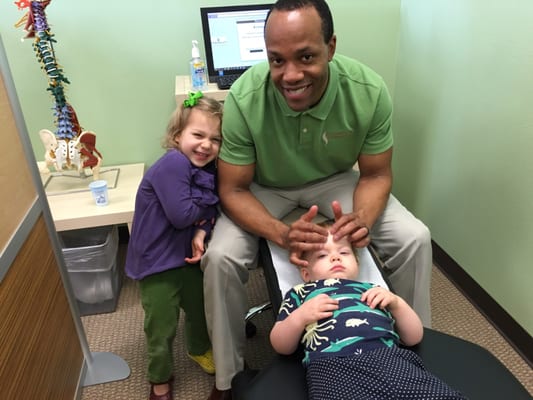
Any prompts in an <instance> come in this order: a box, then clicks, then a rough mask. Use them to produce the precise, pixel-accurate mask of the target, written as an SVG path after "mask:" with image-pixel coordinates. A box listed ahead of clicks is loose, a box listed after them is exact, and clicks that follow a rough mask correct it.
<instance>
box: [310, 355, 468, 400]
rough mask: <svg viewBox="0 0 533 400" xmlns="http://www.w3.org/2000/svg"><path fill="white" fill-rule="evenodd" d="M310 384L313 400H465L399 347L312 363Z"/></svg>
mask: <svg viewBox="0 0 533 400" xmlns="http://www.w3.org/2000/svg"><path fill="white" fill-rule="evenodd" d="M307 383H308V389H309V399H310V400H381V399H382V400H392V399H405V400H422V399H423V400H448V399H466V397H464V396H463V395H462V394H461V393H459V392H458V391H456V390H454V389H452V388H451V387H449V386H448V385H447V384H446V383H444V382H443V381H441V380H440V379H439V378H437V377H436V376H435V375H433V374H432V373H430V372H429V371H427V370H426V368H425V367H424V365H423V363H422V360H421V359H420V357H419V356H418V355H417V354H416V353H414V352H412V351H410V350H407V349H402V348H399V347H392V348H383V349H377V350H373V351H369V352H367V353H363V354H362V355H357V356H351V357H331V358H322V359H319V360H316V361H313V362H312V363H311V364H310V365H309V366H308V367H307Z"/></svg>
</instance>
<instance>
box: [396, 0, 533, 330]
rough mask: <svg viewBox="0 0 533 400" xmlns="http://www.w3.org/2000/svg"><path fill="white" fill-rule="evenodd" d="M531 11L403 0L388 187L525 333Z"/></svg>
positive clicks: (532, 128)
mask: <svg viewBox="0 0 533 400" xmlns="http://www.w3.org/2000/svg"><path fill="white" fill-rule="evenodd" d="M511 4H512V6H511ZM532 20H533V2H531V1H529V0H513V1H512V2H509V1H505V0H492V1H486V0H461V1H449V0H432V1H416V0H403V1H402V5H401V33H400V46H399V52H398V64H397V75H396V87H395V96H394V104H395V118H394V127H395V158H394V167H395V173H396V175H395V177H396V181H395V186H394V190H395V193H396V194H397V195H398V197H399V198H400V199H401V200H402V201H403V202H404V204H405V205H406V206H407V207H408V208H410V209H412V210H414V212H415V213H416V214H417V215H418V216H419V217H420V218H421V219H422V220H424V221H425V222H426V223H427V224H428V225H429V227H430V229H431V232H432V235H433V239H434V240H435V241H436V242H437V243H438V244H439V245H440V246H441V247H442V248H443V249H444V250H445V251H446V252H447V253H448V254H449V255H450V256H451V257H452V258H454V259H455V260H456V261H457V262H458V263H459V264H460V265H461V266H462V267H463V268H464V269H465V270H466V271H467V272H468V273H469V274H470V275H471V276H472V277H473V278H474V279H475V280H476V281H477V282H478V283H479V284H480V285H481V286H482V287H483V288H484V289H485V290H486V291H487V292H488V293H489V294H490V295H491V296H492V297H493V298H494V299H495V300H496V301H497V302H498V303H499V304H500V305H501V306H502V307H503V308H505V309H506V310H507V312H509V313H510V314H511V315H512V316H513V317H514V318H515V319H516V320H517V321H518V322H519V323H520V324H521V325H522V326H523V327H524V329H526V330H527V331H528V332H529V333H533V311H532V308H531V305H532V304H533V291H532V290H531V286H532V283H533V268H532V264H533V262H532V256H531V249H532V245H533V233H532V232H533V229H532V228H533V207H531V206H532V204H533V158H532V156H531V151H532V150H533V112H532V106H533V45H532V43H533V42H532V38H533V24H531V21H532Z"/></svg>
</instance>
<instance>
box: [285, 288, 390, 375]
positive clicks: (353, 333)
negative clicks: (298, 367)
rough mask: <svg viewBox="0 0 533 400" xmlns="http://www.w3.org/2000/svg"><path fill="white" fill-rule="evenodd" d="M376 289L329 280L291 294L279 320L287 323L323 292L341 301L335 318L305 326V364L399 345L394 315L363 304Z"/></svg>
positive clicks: (288, 295) (296, 289)
mask: <svg viewBox="0 0 533 400" xmlns="http://www.w3.org/2000/svg"><path fill="white" fill-rule="evenodd" d="M373 286H374V285H373V284H371V283H362V282H356V281H351V280H347V279H326V280H319V281H315V282H310V283H302V284H300V285H297V286H295V287H293V288H292V289H291V290H289V291H288V292H287V294H286V295H285V298H284V299H283V303H282V304H281V307H280V311H279V314H278V321H283V320H284V319H285V318H287V317H288V316H289V315H290V313H291V312H293V311H294V310H295V309H296V308H298V307H299V306H300V305H301V304H302V303H303V302H305V301H307V300H310V299H312V298H313V297H315V296H317V295H319V294H321V293H325V294H327V295H329V296H330V297H331V298H333V299H337V300H339V309H338V310H336V311H334V312H333V316H331V317H330V318H325V319H322V320H319V321H317V322H315V323H312V324H309V325H307V326H306V327H305V331H304V333H303V336H302V339H301V343H302V344H303V346H304V352H305V357H304V359H303V363H304V365H307V364H309V363H310V362H311V361H313V360H316V359H318V358H323V357H343V356H349V355H357V354H362V353H363V352H366V351H370V350H374V349H376V348H382V347H392V346H396V345H397V344H398V342H399V337H398V334H397V333H396V332H395V331H394V319H393V318H392V316H391V314H390V313H389V312H388V311H386V310H385V311H384V310H381V309H372V308H370V307H369V306H367V305H366V303H364V302H362V301H361V295H362V294H363V293H364V292H365V291H367V290H368V289H370V288H371V287H373Z"/></svg>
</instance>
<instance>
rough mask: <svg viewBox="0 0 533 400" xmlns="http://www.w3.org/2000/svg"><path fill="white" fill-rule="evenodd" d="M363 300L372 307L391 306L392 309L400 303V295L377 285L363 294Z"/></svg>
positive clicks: (382, 307)
mask: <svg viewBox="0 0 533 400" xmlns="http://www.w3.org/2000/svg"><path fill="white" fill-rule="evenodd" d="M361 301H364V302H366V304H367V305H368V306H369V307H370V308H376V307H379V308H381V309H384V308H385V307H389V309H391V310H392V309H394V307H396V305H397V304H398V297H397V296H396V295H395V294H394V293H392V292H391V291H389V290H387V289H385V288H382V287H380V286H375V287H373V288H370V289H368V290H367V291H366V292H364V293H363V294H362V295H361Z"/></svg>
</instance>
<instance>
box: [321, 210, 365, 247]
mask: <svg viewBox="0 0 533 400" xmlns="http://www.w3.org/2000/svg"><path fill="white" fill-rule="evenodd" d="M331 209H332V210H333V215H334V216H335V223H334V224H333V226H332V227H331V229H330V231H331V234H332V235H333V239H334V240H339V239H340V238H342V237H344V236H347V237H348V240H349V241H350V242H351V243H352V244H353V245H354V246H355V247H365V246H368V245H369V244H370V228H369V227H368V225H367V224H366V223H365V221H364V220H363V218H362V217H361V216H360V215H358V214H357V213H348V214H343V212H342V208H341V205H340V203H339V202H338V201H334V202H332V203H331Z"/></svg>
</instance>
